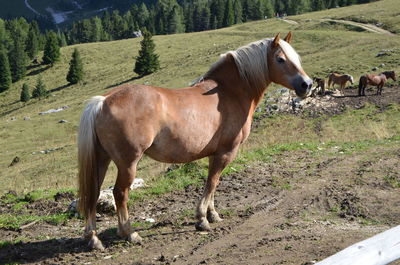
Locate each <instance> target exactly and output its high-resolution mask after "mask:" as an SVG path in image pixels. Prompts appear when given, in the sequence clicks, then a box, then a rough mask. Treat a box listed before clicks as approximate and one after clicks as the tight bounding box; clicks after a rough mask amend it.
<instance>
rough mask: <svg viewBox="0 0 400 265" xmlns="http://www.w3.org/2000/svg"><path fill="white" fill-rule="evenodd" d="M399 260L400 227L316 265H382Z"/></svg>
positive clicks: (352, 246) (344, 250) (359, 243)
mask: <svg viewBox="0 0 400 265" xmlns="http://www.w3.org/2000/svg"><path fill="white" fill-rule="evenodd" d="M397 259H400V225H399V226H396V227H394V228H391V229H389V230H386V231H384V232H382V233H380V234H377V235H375V236H373V237H370V238H368V239H366V240H364V241H361V242H358V243H356V244H354V245H351V246H350V247H347V248H345V249H343V250H342V251H340V252H338V253H336V254H335V255H332V256H330V257H329V258H326V259H324V260H322V261H320V262H318V263H316V264H317V265H384V264H388V263H390V262H392V261H395V260H397Z"/></svg>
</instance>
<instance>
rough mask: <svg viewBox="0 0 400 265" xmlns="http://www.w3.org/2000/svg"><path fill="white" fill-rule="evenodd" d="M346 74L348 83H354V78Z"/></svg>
mask: <svg viewBox="0 0 400 265" xmlns="http://www.w3.org/2000/svg"><path fill="white" fill-rule="evenodd" d="M346 76H347V80H348V81H350V83H351V84H352V85H353V84H354V78H353V76H351V75H346Z"/></svg>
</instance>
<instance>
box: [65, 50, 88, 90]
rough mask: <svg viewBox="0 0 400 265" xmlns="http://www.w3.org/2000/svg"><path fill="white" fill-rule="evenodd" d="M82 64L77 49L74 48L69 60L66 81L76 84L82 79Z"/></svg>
mask: <svg viewBox="0 0 400 265" xmlns="http://www.w3.org/2000/svg"><path fill="white" fill-rule="evenodd" d="M83 74H84V73H83V64H82V60H81V57H80V55H79V51H78V49H76V48H75V49H74V52H73V53H72V59H71V61H70V62H69V71H68V74H67V81H68V82H69V83H70V84H76V83H78V82H79V81H82V79H83Z"/></svg>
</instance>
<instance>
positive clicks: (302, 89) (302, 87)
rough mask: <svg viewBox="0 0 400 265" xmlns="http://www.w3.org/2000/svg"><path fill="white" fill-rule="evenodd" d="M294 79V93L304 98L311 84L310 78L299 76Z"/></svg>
mask: <svg viewBox="0 0 400 265" xmlns="http://www.w3.org/2000/svg"><path fill="white" fill-rule="evenodd" d="M296 81H297V82H296V83H297V84H296V85H295V86H294V90H295V92H296V95H297V96H298V97H301V98H305V97H306V96H307V95H308V94H309V92H310V90H311V87H312V84H313V82H312V80H311V79H310V78H308V79H305V78H299V79H298V80H296Z"/></svg>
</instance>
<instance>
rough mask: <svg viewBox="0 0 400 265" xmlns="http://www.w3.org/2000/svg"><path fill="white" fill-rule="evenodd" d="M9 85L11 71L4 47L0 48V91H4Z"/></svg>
mask: <svg viewBox="0 0 400 265" xmlns="http://www.w3.org/2000/svg"><path fill="white" fill-rule="evenodd" d="M10 86H11V71H10V64H9V63H8V57H7V54H6V51H5V50H4V49H0V92H3V91H6V90H7V89H9V88H10Z"/></svg>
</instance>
